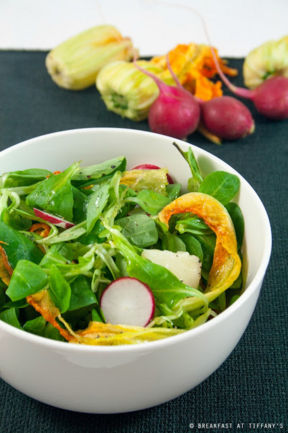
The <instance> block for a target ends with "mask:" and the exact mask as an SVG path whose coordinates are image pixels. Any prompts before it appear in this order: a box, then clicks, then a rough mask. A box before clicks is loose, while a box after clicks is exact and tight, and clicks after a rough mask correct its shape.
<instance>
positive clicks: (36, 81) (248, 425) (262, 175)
mask: <svg viewBox="0 0 288 433" xmlns="http://www.w3.org/2000/svg"><path fill="white" fill-rule="evenodd" d="M44 59H45V53H43V52H29V51H27V52H21V51H19V52H17V51H2V52H1V51H0V149H1V150H2V149H5V148H6V147H8V146H11V145H13V144H15V143H17V142H19V141H22V140H25V139H28V138H31V137H34V136H37V135H41V134H45V133H49V132H54V131H59V130H65V129H73V128H84V127H97V126H111V127H124V128H134V129H142V130H148V129H149V128H148V125H147V122H145V121H144V122H140V123H134V122H132V121H129V120H127V119H122V118H121V117H120V116H117V115H116V114H113V113H110V112H108V111H107V110H106V109H105V106H104V104H103V102H102V101H101V98H100V97H99V95H98V93H97V91H96V90H95V89H94V88H93V87H92V88H90V89H87V90H84V91H81V92H71V91H67V90H62V89H60V88H58V87H57V86H56V85H55V84H54V83H53V82H52V81H51V80H50V78H49V76H48V74H47V73H46V70H45V66H44ZM230 64H231V66H235V67H237V68H238V69H239V71H241V65H242V61H241V60H231V61H230ZM240 75H241V74H240ZM234 81H235V83H241V79H240V78H237V79H235V80H234ZM248 105H249V107H251V105H250V104H248ZM252 112H253V115H254V118H255V121H256V132H255V133H254V134H253V135H251V136H249V137H248V138H246V139H243V140H239V141H235V142H231V143H230V142H226V143H224V144H223V145H222V146H216V145H215V144H213V143H209V142H207V140H206V139H204V138H203V137H202V136H201V135H199V134H197V133H196V134H194V135H192V136H191V137H189V142H191V143H194V144H196V145H198V146H201V147H203V148H204V149H205V150H207V151H209V152H211V153H213V154H214V155H217V156H218V157H220V158H221V159H223V160H224V161H226V162H227V163H228V164H230V165H232V166H233V167H234V168H235V169H236V170H238V171H239V172H240V173H241V174H242V175H243V176H244V177H245V178H246V179H247V180H248V181H249V182H250V183H251V185H252V186H253V187H254V189H255V190H256V192H257V193H258V194H259V196H260V198H261V199H262V201H263V203H264V205H265V207H266V209H267V212H268V214H269V217H270V221H271V225H272V232H273V253H272V257H271V262H270V266H269V268H268V272H267V274H266V278H265V282H264V285H263V289H262V293H261V296H260V299H259V302H258V305H257V307H256V311H255V314H254V315H253V318H252V320H251V322H250V324H249V326H248V329H247V331H246V332H245V334H244V336H243V337H242V339H241V341H240V343H239V344H238V346H237V347H236V349H235V350H234V352H233V353H232V354H231V356H230V357H229V358H228V359H227V360H226V362H225V363H224V364H223V365H222V366H221V367H220V368H219V369H218V370H217V372H215V373H214V374H213V375H212V376H210V377H209V378H208V379H207V380H206V381H205V382H203V383H202V384H201V385H199V386H198V387H197V388H196V389H194V390H191V391H190V392H188V393H186V394H185V395H183V396H181V397H179V398H177V399H175V400H173V401H171V402H169V403H166V404H163V405H161V406H158V407H155V408H152V409H148V410H145V411H140V412H135V413H130V414H122V415H87V414H80V413H72V412H68V411H64V410H60V409H55V408H52V407H49V406H47V405H44V404H42V403H39V402H37V401H35V400H32V399H30V398H28V397H26V396H24V395H22V394H20V393H19V392H17V391H16V390H14V389H13V388H11V387H10V386H9V385H7V384H5V383H4V382H3V381H0V397H1V400H0V433H18V432H19V433H44V432H45V433H46V432H47V433H48V432H49V433H56V432H57V433H62V432H71V433H74V432H75V433H76V432H77V433H78V432H85V433H90V432H101V433H106V432H115V433H144V432H145V433H146V432H149V433H188V432H198V431H203V432H204V431H205V432H207V431H210V432H224V431H229V432H234V431H235V432H236V431H240V432H241V431H242V432H245V433H246V432H249V431H257V432H259V431H267V430H268V431H271V432H272V431H273V432H277V431H282V432H285V433H286V432H288V417H287V408H288V399H287V387H288V380H287V379H288V378H287V361H288V357H287V300H288V299H287V298H288V297H287V291H288V281H287V257H288V248H287V245H288V234H287V214H288V206H287V199H288V197H287V163H288V158H287V157H288V151H287V149H288V122H287V121H282V122H280V121H279V122H275V121H274V122H272V121H268V120H265V119H264V118H262V117H261V116H259V115H257V114H256V113H255V111H254V110H253V109H252ZM1 169H2V167H0V170H1ZM252 217H253V216H252V215H251V218H252ZM219 344H220V342H219ZM0 350H1V347H0ZM43 374H45V371H43ZM217 423H219V425H218V426H217V425H214V424H217ZM242 423H243V424H242ZM231 424H232V425H231ZM272 424H275V425H274V426H273V425H272Z"/></svg>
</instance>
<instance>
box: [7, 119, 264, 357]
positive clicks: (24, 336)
mask: <svg viewBox="0 0 288 433" xmlns="http://www.w3.org/2000/svg"><path fill="white" fill-rule="evenodd" d="M91 132H92V133H94V132H96V133H98V132H99V133H114V134H119V133H125V134H128V135H131V134H132V135H133V134H134V135H146V136H157V137H159V136H160V138H161V140H163V139H165V140H166V139H167V140H173V141H177V143H178V142H180V143H181V144H182V145H184V146H186V147H188V146H191V147H192V148H195V149H196V150H197V151H200V153H201V154H203V155H204V156H207V157H208V158H211V157H212V159H214V160H215V161H216V162H219V163H220V164H221V165H224V167H225V166H226V168H227V169H228V170H229V171H230V172H232V173H233V174H236V175H237V176H238V177H239V179H240V183H241V185H245V189H248V190H249V191H250V193H251V194H252V196H253V199H255V200H256V201H257V204H258V206H259V211H260V213H261V214H262V217H263V223H264V226H265V231H266V236H265V239H264V242H265V243H264V248H263V251H262V258H261V262H260V266H259V268H258V269H257V271H256V274H255V276H254V278H253V279H252V281H251V282H250V284H249V285H248V286H247V287H246V288H245V291H244V292H243V293H242V294H241V296H240V297H239V298H238V299H237V300H236V301H235V302H234V303H233V304H232V305H230V306H229V307H228V308H227V309H226V310H224V311H223V312H221V314H219V315H217V316H216V317H214V318H213V319H212V320H209V321H208V322H205V323H203V324H202V325H201V326H198V327H196V328H193V329H190V330H187V331H184V332H183V333H181V334H178V335H175V336H171V337H168V338H164V339H161V340H156V341H151V342H146V343H138V344H131V345H119V346H93V345H91V346H90V345H84V344H83V345H81V344H77V343H70V344H69V343H67V342H65V341H57V340H51V339H49V338H44V337H41V336H38V335H35V334H30V333H29V332H27V331H24V330H22V329H18V328H15V327H14V326H12V325H9V324H8V323H6V322H3V321H2V320H0V331H1V328H2V329H3V330H5V331H7V332H8V333H9V334H11V335H13V336H15V337H16V338H20V339H21V340H25V341H28V342H29V343H32V344H37V345H40V346H44V347H45V348H48V349H55V350H58V351H59V350H61V351H62V350H63V351H64V352H73V353H74V352H76V353H90V354H94V353H110V352H111V353H116V354H118V353H119V352H124V353H126V352H127V351H128V352H130V351H133V352H138V351H140V352H141V351H143V350H146V349H147V350H154V349H158V348H159V349H160V348H162V347H166V346H170V345H173V344H177V343H181V342H185V341H186V340H187V339H189V338H191V337H193V336H200V335H201V334H202V333H203V332H209V329H210V328H211V327H213V326H215V325H217V324H218V323H221V322H222V321H223V320H225V319H226V318H228V317H230V316H231V315H232V314H234V312H235V311H236V310H238V309H239V308H240V307H241V306H242V305H243V304H244V303H245V302H246V301H247V299H248V298H250V296H252V294H253V292H254V291H255V290H256V289H257V287H258V286H259V285H261V282H262V280H263V278H264V276H265V272H266V270H267V267H268V264H269V260H270V256H271V251H272V232H271V224H270V221H269V217H268V214H267V211H266V209H265V207H264V205H263V203H262V201H261V199H260V197H259V196H258V194H257V193H256V191H255V190H254V188H253V187H252V186H251V185H250V183H249V182H248V181H247V180H246V179H245V178H244V177H243V176H242V175H241V174H240V173H239V172H238V171H236V170H235V169H234V168H233V167H231V166H230V165H229V164H228V163H226V162H225V161H223V160H222V159H221V158H218V157H217V156H215V155H213V154H212V153H210V152H208V151H206V150H204V149H202V148H200V147H199V146H196V145H194V144H192V143H188V142H185V141H183V140H178V139H177V140H176V139H175V138H173V137H169V136H164V135H161V134H156V133H153V132H150V131H142V130H137V129H129V128H115V127H114V128H109V127H99V128H97V127H92V128H75V129H68V130H62V131H56V132H51V133H48V134H43V135H40V136H36V137H33V138H30V139H27V140H24V141H22V142H19V143H16V144H14V145H12V146H10V147H8V148H6V149H4V150H2V151H1V152H0V160H1V156H2V155H3V154H4V155H5V154H9V153H10V152H13V151H14V149H15V148H18V149H21V148H23V147H26V146H29V145H30V144H31V143H33V142H35V141H39V140H40V141H42V140H45V139H46V138H49V137H57V136H61V135H70V134H72V135H77V134H80V135H81V134H83V133H84V134H85V133H91Z"/></svg>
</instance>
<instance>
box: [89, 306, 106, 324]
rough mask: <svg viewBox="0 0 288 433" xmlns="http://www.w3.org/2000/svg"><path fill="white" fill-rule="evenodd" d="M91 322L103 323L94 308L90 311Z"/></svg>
mask: <svg viewBox="0 0 288 433" xmlns="http://www.w3.org/2000/svg"><path fill="white" fill-rule="evenodd" d="M92 320H93V322H103V319H102V317H101V316H100V314H99V313H98V311H97V310H96V309H95V308H93V310H92Z"/></svg>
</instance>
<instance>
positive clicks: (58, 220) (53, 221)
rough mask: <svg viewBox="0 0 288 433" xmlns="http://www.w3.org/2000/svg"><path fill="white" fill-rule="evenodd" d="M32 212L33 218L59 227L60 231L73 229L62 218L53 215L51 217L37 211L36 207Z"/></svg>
mask: <svg viewBox="0 0 288 433" xmlns="http://www.w3.org/2000/svg"><path fill="white" fill-rule="evenodd" d="M33 212H34V214H35V216H37V217H39V218H42V220H44V221H47V222H48V223H51V224H54V225H55V226H57V227H61V228H62V229H69V228H70V227H74V225H75V224H73V223H71V222H70V221H66V220H64V219H63V218H60V217H58V216H55V215H51V214H50V213H47V212H44V211H43V210H40V209H37V208H36V207H34V208H33Z"/></svg>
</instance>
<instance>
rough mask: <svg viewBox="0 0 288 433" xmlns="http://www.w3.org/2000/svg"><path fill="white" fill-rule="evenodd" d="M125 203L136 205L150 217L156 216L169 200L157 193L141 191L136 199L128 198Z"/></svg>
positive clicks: (147, 190) (146, 190)
mask: <svg viewBox="0 0 288 433" xmlns="http://www.w3.org/2000/svg"><path fill="white" fill-rule="evenodd" d="M154 171H157V170H154ZM127 201H128V202H132V203H135V204H138V206H140V207H141V208H142V209H143V210H144V211H145V212H147V213H149V214H150V215H157V214H158V213H159V212H160V210H161V209H163V207H164V206H166V205H167V204H168V203H170V201H171V199H170V198H169V197H166V196H165V195H163V194H161V193H159V192H156V191H153V190H149V189H143V190H141V191H140V192H139V193H138V194H137V196H136V197H129V198H128V199H127Z"/></svg>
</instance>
